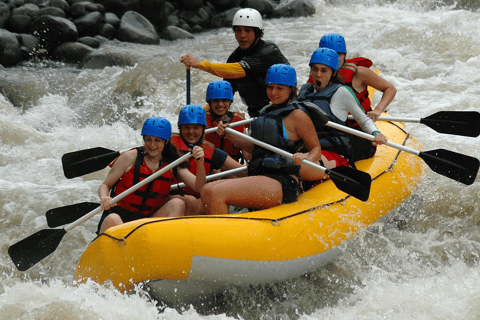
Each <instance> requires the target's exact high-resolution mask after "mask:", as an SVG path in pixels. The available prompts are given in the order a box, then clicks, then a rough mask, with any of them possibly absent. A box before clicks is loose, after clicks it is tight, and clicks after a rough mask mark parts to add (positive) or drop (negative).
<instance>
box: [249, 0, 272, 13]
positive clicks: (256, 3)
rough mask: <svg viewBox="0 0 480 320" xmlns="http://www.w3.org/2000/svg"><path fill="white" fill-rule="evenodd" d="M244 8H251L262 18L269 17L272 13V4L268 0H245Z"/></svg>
mask: <svg viewBox="0 0 480 320" xmlns="http://www.w3.org/2000/svg"><path fill="white" fill-rule="evenodd" d="M244 6H245V8H252V9H255V10H257V11H258V12H260V14H261V15H263V16H270V15H271V14H272V13H273V8H274V7H275V5H274V3H273V2H272V1H270V0H245V3H244Z"/></svg>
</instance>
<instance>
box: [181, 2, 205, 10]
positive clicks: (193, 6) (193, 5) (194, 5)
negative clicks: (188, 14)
mask: <svg viewBox="0 0 480 320" xmlns="http://www.w3.org/2000/svg"><path fill="white" fill-rule="evenodd" d="M179 3H180V5H181V6H182V8H184V9H185V10H188V11H196V10H198V9H200V8H201V7H203V0H179Z"/></svg>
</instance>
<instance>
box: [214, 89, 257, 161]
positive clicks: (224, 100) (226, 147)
mask: <svg viewBox="0 0 480 320" xmlns="http://www.w3.org/2000/svg"><path fill="white" fill-rule="evenodd" d="M205 100H206V101H207V103H208V109H207V108H206V110H207V111H206V118H207V129H209V128H215V127H217V126H218V124H219V123H220V122H221V123H234V122H237V121H242V120H245V114H243V113H239V112H233V111H229V108H230V105H231V103H232V101H233V89H232V85H231V84H230V82H228V81H224V80H217V81H212V82H210V83H209V84H208V87H207V94H206V99H205ZM247 127H248V125H242V126H237V127H235V128H234V130H237V131H238V132H241V133H246V131H247V129H246V128H247ZM205 140H207V141H208V142H211V143H213V144H214V145H215V147H216V148H218V149H221V150H223V151H225V152H226V153H228V155H229V156H230V157H232V158H233V159H235V160H237V161H239V162H241V163H243V162H242V160H243V159H246V160H250V154H249V153H248V152H246V151H245V150H242V149H241V148H240V147H239V146H237V145H235V144H233V143H232V142H231V141H230V140H228V139H225V137H220V136H219V135H218V134H216V133H210V134H206V135H205Z"/></svg>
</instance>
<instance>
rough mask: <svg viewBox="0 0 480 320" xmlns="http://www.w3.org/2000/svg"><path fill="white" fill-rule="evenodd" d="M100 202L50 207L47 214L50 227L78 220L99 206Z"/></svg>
mask: <svg viewBox="0 0 480 320" xmlns="http://www.w3.org/2000/svg"><path fill="white" fill-rule="evenodd" d="M98 206H99V204H98V203H95V202H82V203H78V204H72V205H69V206H64V207H59V208H54V209H50V210H48V211H47V213H46V214H45V216H46V217H47V224H48V226H49V227H50V228H56V227H59V226H63V225H65V224H68V223H72V222H74V221H77V220H78V219H80V218H81V217H83V216H84V215H86V214H87V213H89V212H90V211H92V210H94V209H96V208H98Z"/></svg>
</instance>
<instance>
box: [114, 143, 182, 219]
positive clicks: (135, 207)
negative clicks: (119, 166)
mask: <svg viewBox="0 0 480 320" xmlns="http://www.w3.org/2000/svg"><path fill="white" fill-rule="evenodd" d="M137 150H138V151H137V152H138V155H137V158H136V160H135V164H134V165H133V166H132V167H131V168H130V170H128V172H127V173H126V174H125V175H124V176H123V177H121V178H120V180H119V181H118V182H117V185H116V186H115V192H114V193H115V196H117V195H119V194H120V193H122V192H124V191H125V190H127V189H129V188H130V187H132V186H133V185H135V184H137V183H139V182H140V181H142V180H144V179H146V178H147V177H148V176H150V175H152V174H153V172H152V170H150V168H149V167H148V166H147V164H146V163H145V160H144V159H143V158H144V156H145V154H144V153H143V148H141V149H140V150H139V149H137ZM168 164H169V163H168V162H164V163H162V164H161V165H160V167H159V168H158V169H157V170H156V171H158V170H160V169H162V168H164V167H165V166H167V165H168ZM173 182H174V181H173V175H172V171H171V170H169V171H167V172H166V173H164V174H163V175H161V176H160V177H158V178H157V179H155V180H153V181H151V182H150V183H149V184H147V185H145V186H143V187H141V188H139V189H137V190H136V191H134V192H133V193H130V194H129V195H128V196H126V197H125V198H123V199H122V200H120V201H119V202H118V205H119V206H120V207H122V208H124V209H126V210H128V211H131V212H135V213H139V214H141V215H143V216H145V217H149V216H151V215H152V214H153V213H155V211H157V210H158V209H159V208H161V207H162V206H163V205H164V204H165V200H166V197H167V195H168V193H169V192H170V186H171V185H172V184H173Z"/></svg>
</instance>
